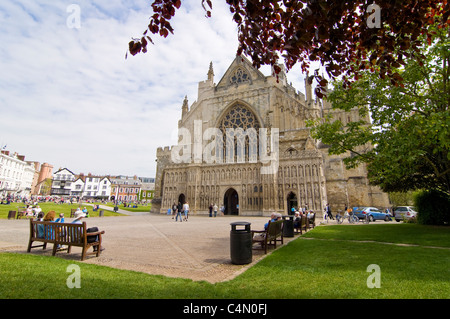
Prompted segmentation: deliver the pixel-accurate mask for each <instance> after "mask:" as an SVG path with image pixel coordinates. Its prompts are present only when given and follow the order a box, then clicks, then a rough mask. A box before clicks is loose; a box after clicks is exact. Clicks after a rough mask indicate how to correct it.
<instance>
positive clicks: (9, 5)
mask: <svg viewBox="0 0 450 319" xmlns="http://www.w3.org/2000/svg"><path fill="white" fill-rule="evenodd" d="M149 3H151V1H148V0H114V1H110V0H109V1H108V0H96V1H88V0H79V1H75V0H68V1H61V0H33V1H30V0H14V1H12V0H6V1H1V2H0V41H1V43H2V45H1V46H0V147H4V146H6V149H7V150H9V151H10V152H12V153H14V152H17V153H19V154H20V155H25V160H28V161H38V162H40V163H44V162H46V163H49V164H51V165H53V167H54V168H53V172H55V171H57V170H58V169H59V168H68V169H69V170H71V171H72V172H74V173H75V174H79V173H84V174H88V173H92V174H94V175H128V176H134V175H137V176H140V177H154V176H155V173H156V162H155V160H156V150H157V148H158V147H161V146H171V145H174V144H176V136H177V135H176V132H177V127H178V120H179V119H180V117H181V106H182V104H183V100H184V97H185V96H187V98H188V101H189V105H192V103H194V102H195V101H196V99H197V88H198V82H200V81H204V80H206V79H207V73H208V69H209V64H210V62H212V63H213V67H214V73H215V77H214V81H215V82H216V83H218V82H219V80H220V78H221V77H222V76H223V74H224V73H225V71H226V70H227V68H228V67H229V65H230V64H231V63H232V61H233V59H234V58H235V56H236V50H237V47H238V41H237V25H236V23H235V22H233V21H232V15H231V13H230V12H229V8H228V6H227V5H226V3H225V1H219V0H216V1H213V10H212V17H211V18H206V14H205V11H204V9H203V8H202V6H201V1H200V0H186V1H182V5H181V8H180V10H178V11H177V13H176V15H175V17H174V18H172V20H171V24H172V27H173V28H174V35H169V36H168V37H167V38H160V37H159V36H156V35H154V36H152V39H153V41H154V43H155V44H154V45H152V44H149V46H148V52H147V53H145V54H138V55H136V56H132V55H130V54H128V57H127V58H125V55H126V53H127V49H128V42H129V41H130V40H131V39H132V38H133V37H135V38H140V37H141V36H142V33H143V32H144V30H145V28H146V26H147V25H148V22H149V17H150V16H151V15H152V11H151V7H150V5H149ZM261 71H262V72H263V73H264V74H265V75H270V67H268V66H267V67H262V68H261ZM287 77H288V81H289V82H292V83H293V85H294V87H296V88H297V89H298V90H300V91H302V92H304V89H303V87H304V86H303V83H304V82H303V81H304V80H303V79H304V78H303V75H302V74H301V72H300V71H299V68H294V69H293V70H292V71H290V72H289V73H288V75H287Z"/></svg>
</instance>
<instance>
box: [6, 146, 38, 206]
mask: <svg viewBox="0 0 450 319" xmlns="http://www.w3.org/2000/svg"><path fill="white" fill-rule="evenodd" d="M36 163H37V162H29V161H25V156H24V155H19V154H17V153H10V151H8V150H1V152H0V198H3V197H5V196H8V195H9V196H12V197H16V196H20V197H21V198H29V197H30V196H31V195H32V190H33V188H34V186H35V185H36V183H37V180H38V179H37V178H35V177H36V176H38V175H39V168H38V167H36Z"/></svg>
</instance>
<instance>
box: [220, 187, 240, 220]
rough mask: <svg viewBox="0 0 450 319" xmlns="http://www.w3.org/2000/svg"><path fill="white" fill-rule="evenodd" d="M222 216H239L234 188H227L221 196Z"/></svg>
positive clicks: (237, 198) (237, 199)
mask: <svg viewBox="0 0 450 319" xmlns="http://www.w3.org/2000/svg"><path fill="white" fill-rule="evenodd" d="M223 205H224V207H225V209H224V211H223V213H224V215H239V196H238V193H237V191H236V190H235V189H234V188H229V189H228V190H227V191H226V192H225V195H224V196H223Z"/></svg>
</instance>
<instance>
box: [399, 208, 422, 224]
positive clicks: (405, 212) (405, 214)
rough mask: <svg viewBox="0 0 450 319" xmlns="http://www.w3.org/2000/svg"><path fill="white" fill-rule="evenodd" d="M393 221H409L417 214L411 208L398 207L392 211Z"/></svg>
mask: <svg viewBox="0 0 450 319" xmlns="http://www.w3.org/2000/svg"><path fill="white" fill-rule="evenodd" d="M394 216H395V220H396V221H397V222H399V221H402V220H404V219H410V218H413V217H416V216H417V212H416V211H415V210H414V207H412V206H399V207H397V208H396V209H395V210H394Z"/></svg>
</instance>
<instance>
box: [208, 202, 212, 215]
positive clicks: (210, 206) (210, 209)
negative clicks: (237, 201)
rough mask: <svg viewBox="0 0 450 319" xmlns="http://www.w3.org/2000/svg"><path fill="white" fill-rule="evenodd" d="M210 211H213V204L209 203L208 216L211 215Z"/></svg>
mask: <svg viewBox="0 0 450 319" xmlns="http://www.w3.org/2000/svg"><path fill="white" fill-rule="evenodd" d="M212 211H213V204H212V203H211V204H210V205H209V217H212Z"/></svg>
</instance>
